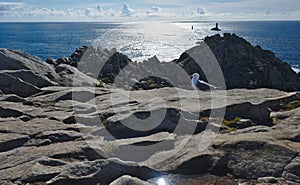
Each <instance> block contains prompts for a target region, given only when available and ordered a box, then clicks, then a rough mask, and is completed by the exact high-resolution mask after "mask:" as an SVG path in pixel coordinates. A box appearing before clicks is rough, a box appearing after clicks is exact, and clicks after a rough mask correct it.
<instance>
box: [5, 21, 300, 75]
mask: <svg viewBox="0 0 300 185" xmlns="http://www.w3.org/2000/svg"><path fill="white" fill-rule="evenodd" d="M192 26H193V28H194V29H191V27H192ZM214 26H215V22H172V23H171V22H133V23H73V22H72V23H71V22H69V23H0V47H2V48H10V49H15V50H24V51H26V52H28V53H30V54H33V55H36V56H38V57H40V58H42V59H43V60H45V59H47V58H60V57H67V56H69V55H70V54H71V53H72V52H73V51H74V50H75V49H76V48H77V47H79V46H82V45H96V46H101V47H103V48H117V50H118V51H120V52H122V53H124V54H126V55H128V56H129V57H130V58H131V59H133V60H136V61H143V60H145V59H147V58H149V57H152V56H153V55H156V56H157V57H158V58H159V59H160V60H162V61H169V60H172V59H175V58H178V57H179V55H180V54H181V53H182V52H184V51H185V50H187V49H189V48H190V47H192V46H194V45H195V44H196V43H197V42H199V41H201V40H203V39H204V38H205V37H206V36H210V35H214V34H216V32H213V31H210V28H212V27H214ZM219 27H220V28H221V29H222V31H221V32H219V34H221V35H222V34H223V33H224V32H229V33H236V34H237V35H239V36H242V37H244V38H245V39H247V40H248V41H249V42H250V43H251V44H253V45H260V46H261V47H262V48H263V49H267V50H271V51H273V52H274V53H275V54H276V56H277V57H279V58H280V59H282V60H283V61H285V62H288V63H289V64H291V65H292V67H293V68H294V69H295V70H299V68H300V21H268V22H264V21H259V22H256V21H250V22H219Z"/></svg>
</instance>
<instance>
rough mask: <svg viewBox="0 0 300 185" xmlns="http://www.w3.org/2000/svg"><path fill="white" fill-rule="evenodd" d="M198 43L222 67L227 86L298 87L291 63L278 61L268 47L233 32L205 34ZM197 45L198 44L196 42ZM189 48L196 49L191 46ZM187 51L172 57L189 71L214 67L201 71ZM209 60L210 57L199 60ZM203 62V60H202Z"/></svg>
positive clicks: (290, 89) (284, 88) (296, 88)
mask: <svg viewBox="0 0 300 185" xmlns="http://www.w3.org/2000/svg"><path fill="white" fill-rule="evenodd" d="M200 45H207V46H208V47H209V48H210V49H211V51H212V52H213V54H214V56H215V57H216V59H217V61H218V63H219V66H220V67H221V69H222V72H223V75H224V79H225V82H226V87H227V89H232V88H248V89H253V88H273V89H279V90H284V91H295V90H299V89H300V79H299V77H298V76H297V74H296V73H295V72H294V71H293V70H292V68H291V66H290V65H289V64H287V63H285V62H282V61H281V60H280V59H279V58H277V57H276V56H275V54H274V53H272V52H271V51H267V50H263V49H262V48H261V47H260V46H252V45H251V44H250V43H249V42H247V41H246V40H245V39H243V38H241V37H238V36H237V35H235V34H229V33H227V34H224V37H221V36H220V35H215V36H211V37H206V38H205V39H204V42H202V43H200ZM200 47H201V46H200ZM192 50H193V51H196V52H197V50H200V49H199V48H197V47H195V48H193V49H192ZM193 51H187V52H185V53H183V54H182V55H181V56H180V58H179V59H178V60H175V62H176V63H178V64H179V65H180V66H182V67H183V68H184V69H185V71H186V72H187V73H189V74H192V73H194V72H197V73H200V74H201V75H200V76H202V77H205V76H206V75H210V74H214V73H215V71H214V69H211V70H207V73H208V74H206V75H204V73H203V71H202V69H201V67H200V66H199V64H198V63H197V62H195V60H194V58H192V57H191V56H190V55H189V53H191V52H193ZM199 62H200V63H203V62H204V63H208V64H209V63H210V62H211V61H199ZM202 65H205V64H202Z"/></svg>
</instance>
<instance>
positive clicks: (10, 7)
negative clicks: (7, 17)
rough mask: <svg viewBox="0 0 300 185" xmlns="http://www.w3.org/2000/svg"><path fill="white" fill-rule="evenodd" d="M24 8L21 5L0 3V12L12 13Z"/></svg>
mask: <svg viewBox="0 0 300 185" xmlns="http://www.w3.org/2000/svg"><path fill="white" fill-rule="evenodd" d="M23 6H24V4H23V3H10V2H0V11H1V12H3V11H14V10H17V9H20V8H22V7H23Z"/></svg>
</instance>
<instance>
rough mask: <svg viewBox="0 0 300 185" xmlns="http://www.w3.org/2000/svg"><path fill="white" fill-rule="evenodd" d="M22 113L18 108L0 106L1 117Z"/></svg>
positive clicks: (16, 115)
mask: <svg viewBox="0 0 300 185" xmlns="http://www.w3.org/2000/svg"><path fill="white" fill-rule="evenodd" d="M22 115H23V113H22V112H20V111H18V110H14V109H10V108H3V107H0V117H1V118H7V117H20V116H22Z"/></svg>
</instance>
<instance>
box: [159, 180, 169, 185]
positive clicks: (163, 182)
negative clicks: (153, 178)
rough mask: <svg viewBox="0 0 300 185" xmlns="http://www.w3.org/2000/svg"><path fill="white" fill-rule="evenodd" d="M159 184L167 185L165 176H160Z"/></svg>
mask: <svg viewBox="0 0 300 185" xmlns="http://www.w3.org/2000/svg"><path fill="white" fill-rule="evenodd" d="M157 185H167V184H166V181H165V179H164V178H160V179H158V180H157Z"/></svg>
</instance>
